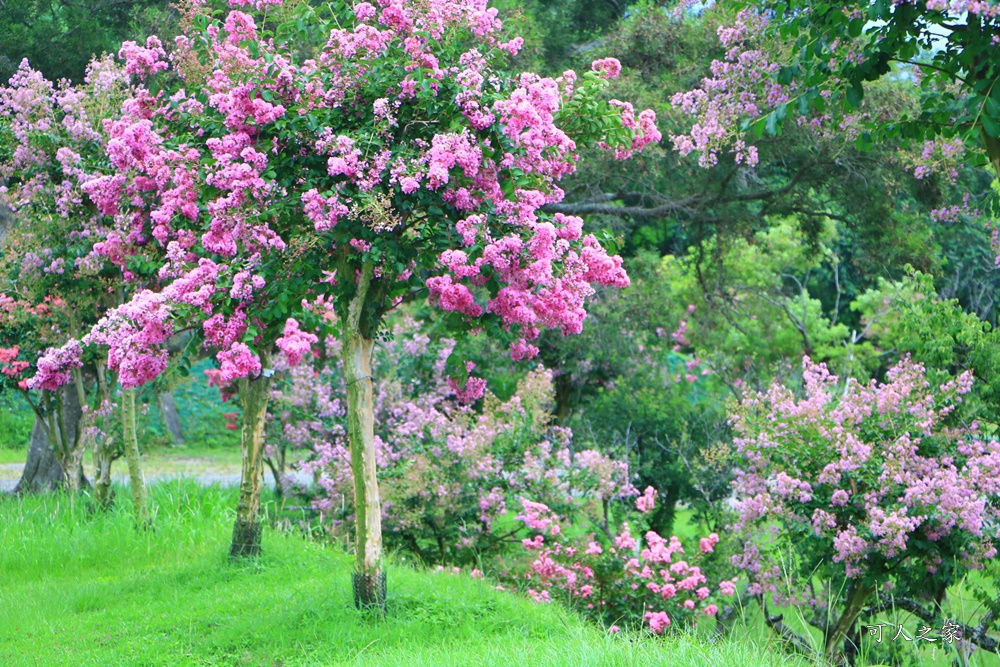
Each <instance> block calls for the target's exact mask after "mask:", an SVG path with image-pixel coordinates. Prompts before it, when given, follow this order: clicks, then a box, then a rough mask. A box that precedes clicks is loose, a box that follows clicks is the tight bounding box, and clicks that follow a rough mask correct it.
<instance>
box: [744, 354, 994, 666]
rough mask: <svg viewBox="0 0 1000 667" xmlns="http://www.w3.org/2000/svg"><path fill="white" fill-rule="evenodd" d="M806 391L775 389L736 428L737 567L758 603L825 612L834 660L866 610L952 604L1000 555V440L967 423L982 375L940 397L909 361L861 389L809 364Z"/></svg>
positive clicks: (820, 617) (749, 401)
mask: <svg viewBox="0 0 1000 667" xmlns="http://www.w3.org/2000/svg"><path fill="white" fill-rule="evenodd" d="M803 380H804V385H805V388H804V396H802V397H801V398H800V397H798V396H796V394H795V393H794V392H793V391H792V390H791V389H788V388H786V387H784V386H782V385H780V384H775V385H774V386H772V387H771V388H770V389H769V390H768V391H767V392H762V393H758V394H755V395H750V396H747V397H746V398H744V400H743V401H742V403H741V404H740V406H739V408H738V409H737V410H736V412H735V414H734V416H733V426H734V429H735V433H736V438H735V439H734V444H735V446H736V450H737V453H738V456H739V458H738V462H737V463H738V467H739V468H740V470H739V471H738V472H737V478H736V482H735V487H736V493H737V503H736V509H737V513H738V518H737V521H736V524H735V526H734V528H735V531H736V532H737V533H738V534H739V536H740V537H741V538H742V541H743V545H744V546H743V549H742V553H739V554H737V555H736V556H734V557H733V564H734V565H736V566H737V567H738V568H740V569H741V570H743V571H744V572H746V573H747V574H748V575H749V577H750V579H751V589H750V592H751V593H759V594H764V595H768V596H769V597H771V598H773V600H774V601H775V602H776V603H777V604H781V605H784V604H790V605H796V606H800V607H802V608H804V609H806V610H809V609H813V610H814V617H815V618H814V620H815V621H816V622H817V623H819V624H820V626H821V627H827V628H828V632H827V633H826V643H827V646H826V649H827V654H828V655H829V656H834V655H835V654H837V652H838V651H840V650H841V648H842V647H841V646H840V643H841V642H842V641H843V640H844V639H845V635H847V634H849V633H850V632H851V628H852V627H853V625H854V622H855V620H856V619H857V617H858V615H859V614H860V613H861V612H862V610H863V609H864V608H865V607H866V606H867V605H869V604H875V605H876V608H877V606H878V605H881V604H883V603H885V604H891V603H889V602H885V601H884V600H883V599H881V598H880V597H879V595H878V593H880V592H881V593H887V592H888V591H892V594H893V595H894V596H895V599H896V600H897V602H898V601H899V600H902V599H909V597H908V596H911V595H912V596H917V595H921V596H922V595H925V594H926V593H928V592H930V593H931V595H933V596H934V597H935V598H936V599H938V600H939V601H940V600H941V598H942V597H943V595H944V591H945V590H946V588H947V587H948V586H949V585H951V584H953V583H955V582H956V581H958V580H959V578H961V577H962V576H963V574H965V573H966V572H968V571H969V570H970V569H975V568H980V567H982V565H983V564H984V563H985V562H987V561H989V560H990V559H992V558H994V557H995V556H996V554H997V544H998V542H1000V534H998V530H997V525H998V521H1000V442H997V441H996V440H992V439H988V438H986V437H985V436H984V434H983V433H982V432H981V431H980V428H979V425H978V423H977V422H975V421H971V422H967V421H966V420H965V419H963V418H962V417H963V408H964V405H963V401H964V397H965V396H966V395H967V394H969V392H970V391H971V390H972V386H973V376H972V373H971V372H970V371H966V372H964V373H962V374H961V375H959V376H958V377H956V378H953V379H951V380H948V381H946V382H944V383H943V384H940V385H938V384H937V383H931V382H930V381H929V380H928V378H927V374H926V372H925V369H924V367H923V366H922V365H920V364H918V363H915V362H913V361H911V360H910V359H909V358H904V359H903V360H902V361H901V362H900V363H899V364H897V365H896V366H895V367H893V368H892V369H890V371H889V372H888V374H887V377H886V379H885V381H884V382H879V381H875V380H873V381H871V382H869V383H866V384H862V383H860V382H858V381H856V380H853V379H851V378H848V379H846V380H845V381H844V382H841V381H840V380H838V378H837V377H836V376H833V375H831V374H830V373H829V372H828V371H827V369H826V367H825V366H824V365H822V364H815V363H813V362H812V361H810V360H809V359H808V357H807V358H805V360H804V362H803ZM913 603H914V605H915V607H914V608H917V607H919V606H920V604H918V603H917V602H913ZM834 611H835V614H833V615H831V613H832V612H834ZM925 611H926V610H925ZM807 613H808V612H807ZM933 614H934V612H933V610H931V611H926V616H927V617H928V618H931V617H933ZM836 617H839V619H840V620H839V621H836ZM831 618H834V619H835V620H834V621H831V620H830V619H831Z"/></svg>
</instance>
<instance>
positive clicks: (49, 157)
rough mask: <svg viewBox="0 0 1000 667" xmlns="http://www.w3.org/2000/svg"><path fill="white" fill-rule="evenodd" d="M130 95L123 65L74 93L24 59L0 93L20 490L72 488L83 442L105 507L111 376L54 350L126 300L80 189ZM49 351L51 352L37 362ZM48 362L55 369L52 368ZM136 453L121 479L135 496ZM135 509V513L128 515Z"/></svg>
mask: <svg viewBox="0 0 1000 667" xmlns="http://www.w3.org/2000/svg"><path fill="white" fill-rule="evenodd" d="M128 93H129V87H128V77H127V76H126V74H125V71H124V68H123V67H122V66H121V65H118V64H116V63H115V62H113V60H112V59H110V58H102V59H98V60H94V61H93V62H92V63H91V64H90V66H89V67H88V69H87V73H86V76H85V77H84V81H82V82H80V83H79V84H78V85H75V86H74V85H70V84H69V83H68V82H65V81H64V82H61V83H60V84H59V85H58V86H57V85H54V84H52V83H51V82H49V81H48V80H46V79H45V78H44V77H43V76H42V74H41V73H40V72H38V71H36V70H34V69H33V68H32V67H31V66H30V65H29V64H28V62H27V61H23V62H22V63H21V65H20V67H19V68H18V70H17V72H16V73H15V75H14V76H13V77H11V79H10V82H9V84H8V85H7V86H4V87H2V88H0V152H2V160H0V165H2V166H0V179H2V187H0V205H2V206H3V207H5V208H6V209H7V211H8V212H9V214H8V215H9V218H10V225H9V229H6V230H5V232H4V234H3V245H2V247H0V348H2V351H0V374H2V383H3V385H5V386H6V387H7V388H8V389H10V390H14V391H18V392H20V393H22V394H23V395H24V397H25V399H26V400H27V402H28V403H29V405H31V407H32V409H33V410H34V412H35V414H36V425H35V429H34V431H33V434H32V446H31V447H30V448H29V454H28V462H27V464H26V466H25V473H24V475H23V476H22V479H21V481H20V482H19V484H18V488H17V490H18V492H27V491H32V490H42V489H45V488H51V487H53V486H57V485H59V484H63V483H64V484H65V485H66V487H67V488H68V489H69V490H71V491H77V490H79V489H80V487H81V485H82V484H84V483H85V481H86V480H85V476H84V474H83V467H82V461H83V455H84V450H85V449H86V446H87V444H88V443H90V444H92V445H93V447H94V461H95V464H96V468H97V473H96V475H95V485H94V497H95V500H96V502H97V505H98V506H100V507H107V505H108V503H109V501H110V483H111V476H110V474H111V460H112V456H113V452H114V450H115V447H114V437H115V436H114V435H113V434H110V433H105V432H104V431H106V430H108V429H109V427H110V425H111V422H112V420H111V419H110V411H111V409H112V395H113V390H114V385H115V379H114V375H113V374H111V375H108V374H107V373H105V372H104V369H103V359H102V358H101V357H100V355H89V356H87V357H83V356H81V355H79V354H78V353H79V349H78V346H79V344H78V343H75V344H70V345H71V347H70V348H69V349H63V348H61V346H62V345H63V344H65V343H66V342H67V340H69V339H71V338H74V337H79V336H80V335H81V334H82V332H83V331H85V330H86V329H89V328H90V327H91V326H93V324H94V323H95V322H97V320H98V318H99V317H100V316H101V314H102V313H103V312H104V311H105V310H107V309H108V308H110V307H112V306H114V305H115V304H116V303H120V301H121V300H122V299H123V298H124V296H125V292H124V290H125V289H126V288H127V285H124V284H123V282H122V274H121V271H120V270H118V268H117V267H115V266H114V265H112V264H111V263H110V262H108V261H107V260H106V259H105V258H104V257H102V256H101V255H100V254H98V253H97V252H95V249H94V246H95V243H96V242H97V240H98V239H100V238H101V237H102V236H103V234H104V233H105V232H106V228H105V227H103V226H102V218H101V216H100V215H98V214H97V210H96V209H95V207H94V205H93V204H92V203H91V202H90V201H89V200H88V199H87V196H86V194H85V193H84V191H83V189H84V184H85V183H86V182H87V181H88V180H90V179H91V178H92V177H93V176H94V171H93V170H94V169H96V168H97V167H96V166H95V165H96V163H100V162H101V161H102V160H103V159H104V158H103V155H104V145H105V142H106V140H107V134H106V132H105V129H104V127H103V123H102V120H103V119H104V118H105V117H106V116H108V115H109V114H113V113H115V112H116V110H117V109H118V108H119V107H120V105H121V103H122V101H123V100H124V99H126V98H127V97H128ZM97 173H98V174H99V172H97ZM48 348H53V351H52V353H51V355H50V356H48V357H46V356H42V358H41V359H39V356H41V355H43V354H44V353H45V351H46V349H48ZM57 350H62V351H61V352H60V351H57ZM64 357H65V358H66V359H67V360H68V361H67V363H65V364H63V363H62V361H60V359H62V358H64ZM53 363H55V364H56V365H59V366H61V368H60V369H59V370H58V371H53ZM36 364H37V366H36ZM50 371H53V372H50ZM32 376H35V377H34V378H33V377H32ZM67 383H68V386H66V387H64V385H67ZM125 424H126V425H127V424H128V422H127V421H126V422H125ZM134 453H135V454H136V455H135V456H134V457H132V456H130V470H132V471H133V475H132V476H133V490H134V492H139V491H141V489H142V479H141V474H139V473H138V455H137V451H136V452H134ZM133 459H134V461H133ZM143 508H144V503H137V504H136V509H137V513H142V512H141V510H143Z"/></svg>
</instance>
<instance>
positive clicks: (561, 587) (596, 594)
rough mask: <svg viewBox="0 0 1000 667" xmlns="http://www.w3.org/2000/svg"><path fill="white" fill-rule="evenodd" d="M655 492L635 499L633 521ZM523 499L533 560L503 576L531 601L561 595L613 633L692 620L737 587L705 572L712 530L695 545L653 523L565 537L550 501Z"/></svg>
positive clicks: (660, 629) (714, 540)
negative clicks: (661, 532)
mask: <svg viewBox="0 0 1000 667" xmlns="http://www.w3.org/2000/svg"><path fill="white" fill-rule="evenodd" d="M655 499H656V491H655V490H654V489H652V488H651V487H647V489H646V491H645V492H644V493H643V494H642V495H640V496H639V497H638V498H637V499H636V501H635V508H636V509H637V510H638V512H637V513H636V514H634V515H632V516H631V517H630V518H631V519H632V520H633V521H632V524H631V525H632V526H641V525H642V524H643V523H644V515H645V514H647V513H648V512H650V511H651V510H652V509H653V505H654V503H655ZM522 504H523V507H524V511H523V512H522V513H521V514H520V515H519V516H518V519H519V520H520V521H522V522H523V523H524V525H525V527H526V528H528V529H529V530H531V531H532V532H533V533H534V536H533V537H531V538H525V539H524V540H523V542H522V543H523V545H524V548H525V549H527V550H528V551H529V552H530V553H531V554H532V556H533V558H534V559H533V560H532V561H531V563H530V565H529V566H528V567H527V568H526V569H525V570H524V571H521V570H520V569H519V568H517V567H515V568H512V569H511V570H510V571H509V572H508V573H507V578H509V579H510V580H511V581H512V582H513V584H514V585H515V586H516V587H518V588H521V589H523V590H524V591H525V592H526V594H527V595H528V596H529V597H531V598H532V599H534V600H536V601H537V602H550V601H555V600H558V601H560V602H563V603H564V604H566V605H567V606H570V607H572V608H574V609H576V610H578V611H580V612H582V613H583V614H584V615H585V616H588V617H590V618H593V619H595V620H598V621H600V622H602V623H604V624H605V626H606V627H607V628H608V630H609V631H611V632H617V631H618V629H619V628H620V627H621V626H625V627H639V626H642V627H647V628H648V629H649V630H651V631H652V632H655V633H656V634H663V633H664V632H665V631H666V630H667V629H669V628H677V627H690V626H692V625H694V624H696V623H697V622H698V620H700V619H704V618H706V617H714V616H715V615H716V614H717V613H718V612H719V604H720V597H725V596H730V595H733V593H734V592H735V590H736V579H735V578H734V579H731V580H721V581H709V578H708V576H706V573H705V572H704V571H703V564H704V563H703V561H704V560H705V559H706V557H707V556H708V555H709V554H712V553H713V552H714V550H715V546H716V545H717V544H718V543H719V536H718V535H716V534H715V533H712V534H711V535H709V536H708V537H704V538H702V539H701V540H699V542H698V549H697V550H696V551H694V550H691V551H685V549H684V546H683V545H682V544H681V541H680V540H679V539H678V538H677V537H670V538H669V539H668V538H665V537H662V536H660V535H659V534H657V533H656V532H655V531H652V530H649V531H646V533H645V535H641V536H639V537H638V538H637V537H636V536H633V534H632V528H631V527H630V524H629V523H628V522H626V523H623V524H622V525H621V529H620V531H619V532H618V534H617V535H615V534H612V533H611V532H610V531H608V530H607V526H606V525H605V526H603V530H602V531H600V532H598V533H596V534H592V535H590V536H584V537H576V538H569V537H567V535H568V534H571V533H572V530H571V529H567V528H568V527H567V526H566V525H565V524H566V523H567V522H566V520H565V519H564V518H563V517H560V516H558V515H557V514H556V513H555V512H553V511H552V510H551V509H550V508H549V507H548V506H546V505H544V504H542V503H538V502H533V501H530V500H527V499H524V500H523V501H522ZM638 532H639V533H641V532H642V531H641V530H640V531H638Z"/></svg>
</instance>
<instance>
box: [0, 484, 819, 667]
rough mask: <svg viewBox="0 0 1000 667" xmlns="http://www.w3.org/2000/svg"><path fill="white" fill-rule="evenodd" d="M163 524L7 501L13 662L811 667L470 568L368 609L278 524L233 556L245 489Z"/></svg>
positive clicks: (5, 606)
mask: <svg viewBox="0 0 1000 667" xmlns="http://www.w3.org/2000/svg"><path fill="white" fill-rule="evenodd" d="M152 503H153V505H154V507H155V513H156V531H155V532H154V533H151V534H140V533H138V532H137V531H136V530H134V529H133V528H132V524H131V516H130V503H129V502H128V501H127V500H123V501H122V502H121V503H120V505H119V506H118V508H117V509H115V510H114V511H113V512H111V513H110V514H109V515H104V516H102V515H93V514H91V513H90V512H89V509H88V507H87V505H86V501H85V500H79V499H78V500H77V501H76V502H75V503H71V502H69V500H68V498H67V497H66V496H63V495H56V496H50V497H46V498H41V499H37V498H29V499H14V498H0V665H3V666H4V667H20V666H22V665H23V666H27V665H39V666H44V667H48V666H50V665H93V666H95V667H97V666H100V667H114V666H118V665H135V666H140V665H253V666H274V667H278V666H281V667H291V666H293V665H355V664H356V665H399V666H401V667H402V666H407V667H409V666H417V665H427V666H431V665H433V666H438V665H475V666H481V665H503V667H514V666H519V665H566V666H573V667H576V666H579V665H670V666H671V667H686V666H688V665H706V666H708V665H739V666H740V667H763V666H765V665H767V666H770V665H774V666H775V667H777V666H778V665H781V666H783V667H793V666H795V665H806V664H807V663H806V662H804V661H798V660H795V659H790V658H789V657H788V656H786V655H785V654H784V653H783V652H782V651H781V650H780V649H778V648H776V647H774V646H768V645H765V644H767V642H761V641H757V642H753V641H749V640H745V639H737V640H727V641H724V642H720V643H718V644H715V645H713V644H711V643H709V642H708V641H707V640H703V639H695V638H692V637H678V638H670V639H661V638H656V637H651V636H643V637H615V636H610V635H607V634H606V633H604V632H602V631H601V630H600V629H598V628H595V627H591V626H589V625H586V624H584V623H583V622H582V621H580V620H579V619H578V618H576V617H574V616H573V615H571V614H570V613H568V612H566V611H564V610H562V609H560V608H559V607H557V606H554V605H538V604H535V603H532V602H529V601H527V600H524V599H522V598H520V597H517V596H515V595H512V594H509V593H501V592H498V591H495V590H493V589H492V587H491V585H490V584H489V583H487V582H484V581H477V580H473V579H471V578H469V577H467V576H465V575H452V574H443V573H442V574H438V573H429V572H426V571H421V570H417V569H411V568H406V567H401V566H393V567H391V568H390V570H389V587H390V604H389V611H388V614H387V616H386V617H385V618H384V619H378V618H373V617H371V616H370V615H365V614H363V613H360V612H358V611H356V610H355V609H354V607H353V604H352V598H351V588H350V573H351V566H352V559H351V557H350V556H349V555H347V554H344V553H341V552H338V551H336V550H334V549H332V548H325V547H323V546H321V545H319V544H316V543H314V542H309V541H306V540H304V539H302V538H301V537H300V536H299V534H298V533H297V531H290V532H278V531H275V530H267V531H266V532H265V545H264V546H265V555H264V556H263V557H262V558H260V559H259V560H257V561H255V562H252V563H248V564H241V565H234V564H230V563H229V562H227V560H226V558H225V554H226V550H227V546H228V539H229V531H230V528H231V521H232V512H231V508H232V507H234V505H235V491H234V490H225V489H219V488H217V487H211V488H199V487H197V486H195V485H193V484H191V483H164V484H159V485H156V486H155V487H154V488H153V489H152Z"/></svg>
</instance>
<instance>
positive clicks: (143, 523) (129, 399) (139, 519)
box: [122, 388, 150, 529]
mask: <svg viewBox="0 0 1000 667" xmlns="http://www.w3.org/2000/svg"><path fill="white" fill-rule="evenodd" d="M122 438H123V439H124V444H125V460H126V461H127V462H128V477H129V484H130V485H131V486H132V507H133V511H134V513H135V524H136V526H137V527H138V528H142V529H146V528H149V527H150V518H149V504H148V503H147V501H146V480H145V479H144V478H143V476H142V466H141V465H140V464H139V439H138V437H136V433H135V388H129V389H122Z"/></svg>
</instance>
